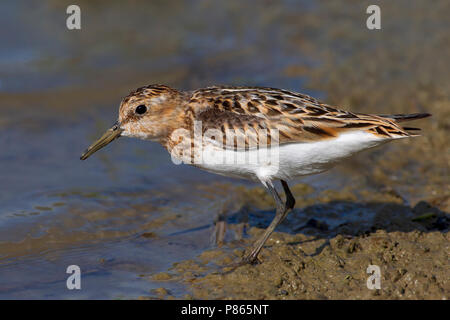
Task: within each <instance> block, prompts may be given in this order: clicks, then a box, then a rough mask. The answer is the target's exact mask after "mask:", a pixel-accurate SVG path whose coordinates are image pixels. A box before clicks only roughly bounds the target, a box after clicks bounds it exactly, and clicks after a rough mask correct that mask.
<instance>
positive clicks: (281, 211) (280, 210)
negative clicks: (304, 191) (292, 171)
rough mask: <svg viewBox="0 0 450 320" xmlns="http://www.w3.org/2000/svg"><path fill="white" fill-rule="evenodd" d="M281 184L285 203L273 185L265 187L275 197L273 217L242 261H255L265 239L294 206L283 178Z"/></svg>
mask: <svg viewBox="0 0 450 320" xmlns="http://www.w3.org/2000/svg"><path fill="white" fill-rule="evenodd" d="M281 184H282V186H283V189H284V192H285V193H286V203H283V201H282V200H281V198H280V196H279V195H278V192H277V191H276V190H275V188H274V187H272V186H271V185H267V189H268V191H269V193H270V194H271V195H272V197H273V198H274V199H275V202H276V205H277V208H276V210H277V211H276V214H275V218H273V220H272V222H271V223H270V225H269V226H268V227H267V229H266V231H264V234H263V235H262V236H261V238H259V239H258V240H257V241H256V242H255V244H254V246H253V249H252V251H251V252H250V254H249V255H248V256H246V257H245V258H244V259H243V261H242V262H243V263H254V262H255V261H256V259H257V258H258V254H259V252H260V251H261V248H262V247H263V246H264V243H266V241H267V239H268V238H269V237H270V235H271V234H272V232H273V231H274V230H275V228H276V227H277V226H278V225H279V224H280V223H281V222H282V221H283V220H284V218H285V217H286V216H287V214H288V212H289V210H290V209H292V208H294V205H295V199H294V197H293V196H292V193H291V190H289V187H288V184H287V183H286V181H284V180H281Z"/></svg>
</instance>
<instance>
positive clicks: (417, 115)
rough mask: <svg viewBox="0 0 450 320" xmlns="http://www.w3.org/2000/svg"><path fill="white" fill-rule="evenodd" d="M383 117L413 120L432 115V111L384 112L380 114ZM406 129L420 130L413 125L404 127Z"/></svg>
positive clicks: (403, 120)
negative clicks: (409, 112)
mask: <svg viewBox="0 0 450 320" xmlns="http://www.w3.org/2000/svg"><path fill="white" fill-rule="evenodd" d="M379 116H380V117H383V118H388V119H392V120H395V122H405V121H412V120H418V119H423V118H427V117H430V116H431V114H430V113H411V114H383V115H381V114H380V115H379ZM403 129H404V130H420V128H413V127H403Z"/></svg>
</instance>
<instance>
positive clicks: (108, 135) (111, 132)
mask: <svg viewBox="0 0 450 320" xmlns="http://www.w3.org/2000/svg"><path fill="white" fill-rule="evenodd" d="M122 131H123V130H122V129H120V124H119V123H118V122H116V123H115V124H114V125H113V126H112V127H111V128H109V129H108V130H107V131H106V132H105V133H104V134H103V135H102V136H101V138H100V139H98V140H97V141H95V142H94V143H93V144H91V145H90V146H89V148H87V149H86V151H84V152H83V154H82V155H81V157H80V159H81V160H86V159H87V158H88V157H89V156H90V155H91V154H93V153H94V152H96V151H98V150H100V149H101V148H103V147H104V146H106V145H107V144H109V143H110V142H112V141H114V140H116V139H117V138H118V137H120V134H121V133H122Z"/></svg>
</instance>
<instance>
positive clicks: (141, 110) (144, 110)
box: [136, 104, 147, 114]
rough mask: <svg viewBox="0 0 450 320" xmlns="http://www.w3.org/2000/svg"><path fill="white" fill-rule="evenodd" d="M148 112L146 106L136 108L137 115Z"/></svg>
mask: <svg viewBox="0 0 450 320" xmlns="http://www.w3.org/2000/svg"><path fill="white" fill-rule="evenodd" d="M146 112H147V107H146V106H144V105H143V104H141V105H139V106H137V107H136V113H137V114H144V113H146Z"/></svg>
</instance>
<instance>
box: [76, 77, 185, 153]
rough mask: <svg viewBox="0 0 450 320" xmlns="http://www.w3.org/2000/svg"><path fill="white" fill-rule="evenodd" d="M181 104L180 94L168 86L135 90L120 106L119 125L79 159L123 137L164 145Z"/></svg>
mask: <svg viewBox="0 0 450 320" xmlns="http://www.w3.org/2000/svg"><path fill="white" fill-rule="evenodd" d="M180 100H181V93H180V92H179V91H177V90H175V89H172V88H170V87H168V86H164V85H149V86H146V87H141V88H138V89H136V90H135V91H133V92H131V93H130V94H129V95H128V96H126V97H125V98H123V100H122V102H121V103H120V107H119V118H118V120H117V122H116V123H115V124H114V125H113V126H112V127H111V128H109V129H108V130H107V131H106V132H105V133H104V134H103V136H102V137H100V139H98V140H97V141H96V142H94V143H93V144H92V145H91V146H90V147H89V148H87V149H86V151H85V152H84V153H83V154H82V155H81V158H80V159H81V160H85V159H87V158H88V157H89V156H90V155H92V154H93V153H94V152H96V151H98V150H100V149H101V148H103V147H104V146H106V145H107V144H109V143H110V142H112V141H114V140H115V139H117V138H119V137H121V136H126V137H134V138H140V139H146V140H154V141H161V140H162V139H164V138H165V137H166V136H167V134H168V131H169V130H170V129H171V126H170V125H169V119H171V118H172V116H173V113H174V111H175V109H176V107H177V106H179V105H180V104H181V101H180Z"/></svg>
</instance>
